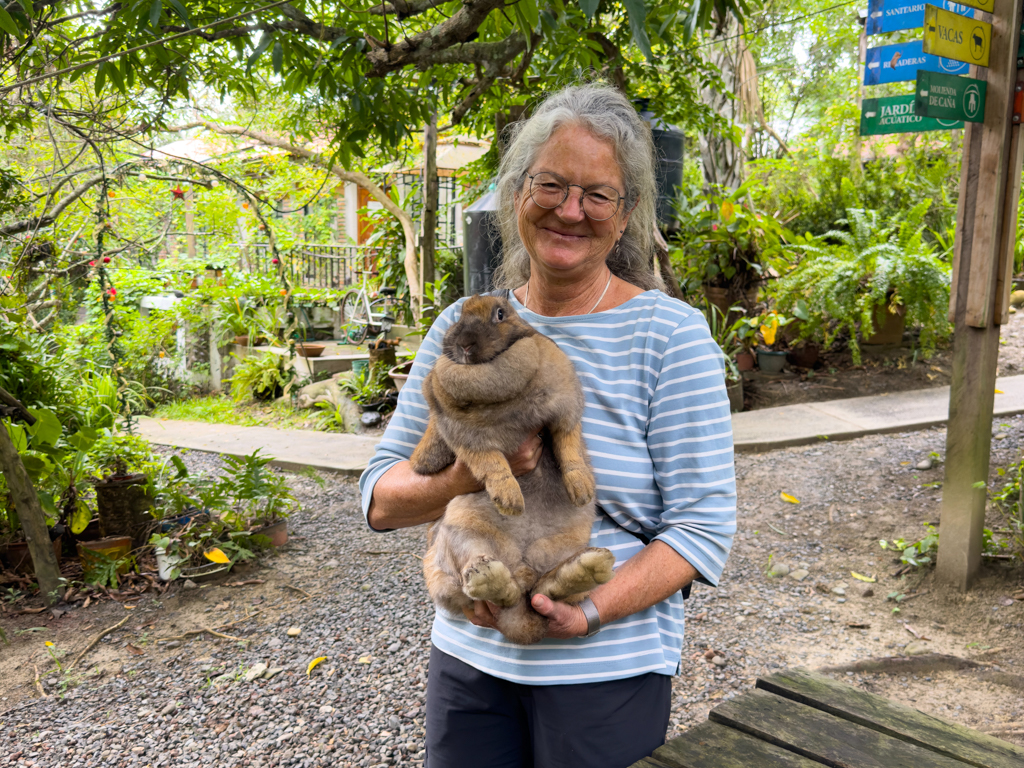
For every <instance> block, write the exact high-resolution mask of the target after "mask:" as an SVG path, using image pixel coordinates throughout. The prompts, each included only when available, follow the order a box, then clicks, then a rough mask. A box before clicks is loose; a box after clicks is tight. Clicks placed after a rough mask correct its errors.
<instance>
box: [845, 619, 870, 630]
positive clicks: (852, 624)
mask: <svg viewBox="0 0 1024 768" xmlns="http://www.w3.org/2000/svg"><path fill="white" fill-rule="evenodd" d="M846 626H848V627H849V628H850V629H871V625H870V624H865V623H864V622H856V621H850V622H847V624H846Z"/></svg>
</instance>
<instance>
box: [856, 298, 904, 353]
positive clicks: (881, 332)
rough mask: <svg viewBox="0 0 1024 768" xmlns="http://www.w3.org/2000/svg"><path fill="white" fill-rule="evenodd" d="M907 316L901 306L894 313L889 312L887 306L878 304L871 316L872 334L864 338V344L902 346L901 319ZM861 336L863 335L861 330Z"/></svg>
mask: <svg viewBox="0 0 1024 768" xmlns="http://www.w3.org/2000/svg"><path fill="white" fill-rule="evenodd" d="M906 314H907V308H906V307H904V306H903V305H900V306H898V307H896V311H895V312H890V311H889V305H888V303H886V304H879V305H878V306H877V307H875V313H874V315H873V316H872V319H873V320H874V324H873V325H874V328H873V330H874V333H872V334H871V335H870V336H867V337H865V338H864V343H865V344H902V343H903V324H904V323H903V319H904V317H905V316H906ZM861 335H862V336H863V335H864V332H863V329H861Z"/></svg>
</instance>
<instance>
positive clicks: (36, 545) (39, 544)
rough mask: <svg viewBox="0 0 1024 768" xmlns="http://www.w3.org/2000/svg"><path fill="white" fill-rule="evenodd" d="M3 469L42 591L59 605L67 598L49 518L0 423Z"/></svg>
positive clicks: (0, 468) (2, 424)
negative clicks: (47, 522)
mask: <svg viewBox="0 0 1024 768" xmlns="http://www.w3.org/2000/svg"><path fill="white" fill-rule="evenodd" d="M0 470H3V475H4V479H5V480H6V481H7V487H8V488H9V489H10V491H11V498H12V499H13V501H14V508H15V509H16V510H17V511H18V517H19V518H20V519H21V525H22V527H23V528H24V529H25V539H26V540H27V541H28V551H29V554H30V555H32V562H33V564H34V565H35V571H36V581H37V582H38V583H39V592H40V594H41V595H42V596H43V600H44V601H45V602H46V604H47V605H55V604H57V603H59V602H60V601H61V599H62V598H63V597H64V589H63V585H62V584H61V581H60V570H59V569H58V568H57V558H56V557H54V555H53V545H52V544H51V543H50V531H49V529H48V528H47V527H46V516H45V515H44V514H43V508H42V507H41V506H39V497H38V496H37V495H36V489H35V488H33V487H32V480H31V479H30V478H29V476H28V472H26V471H25V465H24V464H22V463H21V457H20V456H19V455H18V451H17V449H16V448H15V447H14V443H12V442H11V436H10V435H8V434H7V426H6V424H4V422H3V421H2V420H0Z"/></svg>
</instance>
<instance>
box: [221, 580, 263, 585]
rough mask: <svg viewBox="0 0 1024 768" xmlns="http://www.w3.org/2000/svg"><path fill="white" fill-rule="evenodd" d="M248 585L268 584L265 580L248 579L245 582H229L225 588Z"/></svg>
mask: <svg viewBox="0 0 1024 768" xmlns="http://www.w3.org/2000/svg"><path fill="white" fill-rule="evenodd" d="M246 584H266V581H264V580H263V579H246V580H245V581H229V582H228V583H227V584H225V585H224V586H225V587H244V586H245V585H246Z"/></svg>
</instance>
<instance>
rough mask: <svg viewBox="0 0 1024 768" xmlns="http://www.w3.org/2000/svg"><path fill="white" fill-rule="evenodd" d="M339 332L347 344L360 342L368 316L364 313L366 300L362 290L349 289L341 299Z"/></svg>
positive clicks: (363, 338) (367, 323) (364, 336)
mask: <svg viewBox="0 0 1024 768" xmlns="http://www.w3.org/2000/svg"><path fill="white" fill-rule="evenodd" d="M338 311H339V313H340V314H341V334H342V336H343V337H344V339H345V341H347V342H348V343H349V344H362V343H363V341H364V340H365V339H366V329H367V326H368V325H369V324H370V318H369V317H368V316H367V314H366V302H364V301H363V293H362V291H349V292H348V293H346V294H345V297H344V298H343V299H342V300H341V309H339V310H338Z"/></svg>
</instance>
